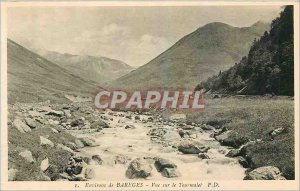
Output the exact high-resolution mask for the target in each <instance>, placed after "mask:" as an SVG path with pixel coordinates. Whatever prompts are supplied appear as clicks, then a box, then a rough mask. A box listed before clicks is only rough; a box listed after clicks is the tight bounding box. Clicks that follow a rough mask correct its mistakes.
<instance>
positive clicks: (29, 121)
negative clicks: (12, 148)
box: [25, 118, 38, 129]
mask: <svg viewBox="0 0 300 191" xmlns="http://www.w3.org/2000/svg"><path fill="white" fill-rule="evenodd" d="M25 123H26V124H27V125H28V126H29V127H30V128H31V129H34V128H36V127H37V126H38V125H37V123H36V121H35V120H34V119H31V118H26V119H25Z"/></svg>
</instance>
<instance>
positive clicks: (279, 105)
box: [187, 96, 295, 179]
mask: <svg viewBox="0 0 300 191" xmlns="http://www.w3.org/2000/svg"><path fill="white" fill-rule="evenodd" d="M205 106H206V108H205V109H204V110H203V111H201V112H197V113H196V112H195V113H191V114H189V115H187V120H188V121H189V122H195V123H202V124H208V125H212V126H214V127H216V128H218V129H222V132H225V134H227V133H226V132H228V134H227V137H226V138H225V139H224V141H223V144H225V145H228V146H232V147H234V148H238V147H239V146H241V145H243V144H245V143H246V142H248V141H255V142H256V143H255V144H252V145H251V146H249V147H247V149H245V150H244V151H243V153H240V155H242V156H243V157H245V158H246V159H247V161H248V163H249V165H250V167H251V168H258V167H262V166H276V167H278V168H279V169H280V170H281V172H283V176H284V177H286V178H287V179H294V178H295V177H294V176H295V174H294V173H295V166H294V163H295V159H294V157H295V153H294V144H295V142H294V101H293V100H292V99H289V98H280V97H278V98H276V99H275V98H268V97H259V96H257V97H254V96H252V97H228V98H221V99H206V100H205ZM280 128H283V131H282V132H281V133H278V135H276V136H271V132H272V131H274V130H275V129H280Z"/></svg>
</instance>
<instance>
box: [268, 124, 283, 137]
mask: <svg viewBox="0 0 300 191" xmlns="http://www.w3.org/2000/svg"><path fill="white" fill-rule="evenodd" d="M284 132H285V128H283V127H280V128H277V129H274V130H272V131H270V132H269V135H270V136H271V137H272V138H275V137H276V136H278V135H280V134H283V133H284Z"/></svg>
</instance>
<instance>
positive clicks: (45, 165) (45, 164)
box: [40, 158, 49, 172]
mask: <svg viewBox="0 0 300 191" xmlns="http://www.w3.org/2000/svg"><path fill="white" fill-rule="evenodd" d="M48 167H49V159H48V158H45V159H44V160H42V162H41V165H40V168H41V170H42V171H43V172H45V171H46V170H47V169H48Z"/></svg>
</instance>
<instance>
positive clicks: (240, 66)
mask: <svg viewBox="0 0 300 191" xmlns="http://www.w3.org/2000/svg"><path fill="white" fill-rule="evenodd" d="M293 23H294V20H293V6H286V7H285V9H284V11H282V13H281V14H280V17H278V18H277V19H275V20H273V22H272V25H271V29H270V31H269V32H265V33H264V35H262V36H261V37H260V39H259V40H256V41H254V43H253V44H252V45H251V48H250V51H249V54H248V56H247V57H244V58H243V59H242V60H241V61H240V62H239V63H236V64H235V65H234V66H232V67H231V68H230V69H229V70H227V71H224V72H222V73H219V75H216V76H213V77H211V78H209V79H208V80H207V81H206V82H202V83H201V84H200V85H199V86H198V89H200V88H203V87H204V88H205V89H207V90H212V91H214V92H218V93H229V94H265V93H270V94H276V95H294V26H293Z"/></svg>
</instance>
